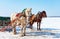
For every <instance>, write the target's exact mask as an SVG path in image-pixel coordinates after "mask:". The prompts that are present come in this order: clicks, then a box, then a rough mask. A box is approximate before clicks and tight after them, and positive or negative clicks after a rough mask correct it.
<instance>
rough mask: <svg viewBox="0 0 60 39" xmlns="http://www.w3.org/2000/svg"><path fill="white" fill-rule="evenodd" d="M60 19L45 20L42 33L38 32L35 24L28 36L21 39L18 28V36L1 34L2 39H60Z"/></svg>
mask: <svg viewBox="0 0 60 39" xmlns="http://www.w3.org/2000/svg"><path fill="white" fill-rule="evenodd" d="M59 23H60V18H43V19H42V23H41V31H37V30H36V28H37V26H36V23H34V24H33V30H32V31H31V30H30V29H29V28H27V29H26V36H24V37H20V32H19V30H20V28H19V27H18V26H17V27H16V29H17V34H16V35H13V33H12V32H7V31H5V32H0V39H60V26H59V25H60V24H59Z"/></svg>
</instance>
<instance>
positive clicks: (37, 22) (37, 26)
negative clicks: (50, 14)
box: [37, 22, 38, 30]
mask: <svg viewBox="0 0 60 39" xmlns="http://www.w3.org/2000/svg"><path fill="white" fill-rule="evenodd" d="M37 30H38V22H37Z"/></svg>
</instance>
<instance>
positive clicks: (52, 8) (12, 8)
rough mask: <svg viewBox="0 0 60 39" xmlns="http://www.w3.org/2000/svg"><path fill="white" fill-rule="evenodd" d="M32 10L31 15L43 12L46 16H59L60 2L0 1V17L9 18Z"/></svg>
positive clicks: (33, 0) (49, 0)
mask: <svg viewBox="0 0 60 39" xmlns="http://www.w3.org/2000/svg"><path fill="white" fill-rule="evenodd" d="M24 8H32V13H33V14H34V13H35V14H37V12H38V11H43V10H45V11H46V13H47V15H48V16H60V0H0V16H10V15H11V14H12V13H15V12H21V11H22V10H23V9H24Z"/></svg>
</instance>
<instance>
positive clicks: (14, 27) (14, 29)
mask: <svg viewBox="0 0 60 39" xmlns="http://www.w3.org/2000/svg"><path fill="white" fill-rule="evenodd" d="M11 25H12V27H13V34H16V25H15V24H14V23H12V24H11Z"/></svg>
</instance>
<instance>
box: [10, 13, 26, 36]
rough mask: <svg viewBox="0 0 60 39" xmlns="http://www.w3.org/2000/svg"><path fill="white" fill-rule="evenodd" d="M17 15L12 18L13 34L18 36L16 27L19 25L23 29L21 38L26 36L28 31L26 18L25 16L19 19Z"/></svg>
mask: <svg viewBox="0 0 60 39" xmlns="http://www.w3.org/2000/svg"><path fill="white" fill-rule="evenodd" d="M16 15H17V13H14V14H12V15H11V17H10V19H11V24H12V27H13V33H14V34H16V26H17V25H18V26H20V28H21V36H24V35H25V31H26V18H25V17H24V16H21V17H20V18H18V17H17V16H16Z"/></svg>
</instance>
